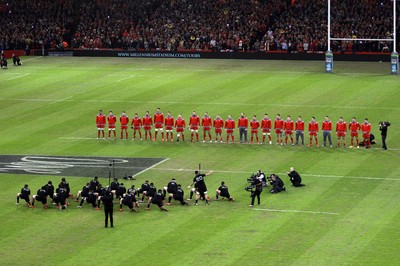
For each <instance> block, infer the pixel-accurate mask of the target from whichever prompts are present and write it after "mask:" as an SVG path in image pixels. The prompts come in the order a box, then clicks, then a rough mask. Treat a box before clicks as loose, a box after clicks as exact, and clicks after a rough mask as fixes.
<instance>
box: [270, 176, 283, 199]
mask: <svg viewBox="0 0 400 266" xmlns="http://www.w3.org/2000/svg"><path fill="white" fill-rule="evenodd" d="M270 183H271V185H272V189H271V190H270V191H269V192H271V193H272V194H276V193H279V192H282V191H286V188H285V184H284V183H283V181H282V179H281V178H280V177H279V176H277V175H276V174H272V175H271V176H270Z"/></svg>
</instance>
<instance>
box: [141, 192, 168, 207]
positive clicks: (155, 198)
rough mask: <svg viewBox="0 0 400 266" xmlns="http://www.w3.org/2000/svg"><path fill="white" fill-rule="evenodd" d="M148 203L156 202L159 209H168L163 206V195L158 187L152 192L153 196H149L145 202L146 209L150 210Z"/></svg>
mask: <svg viewBox="0 0 400 266" xmlns="http://www.w3.org/2000/svg"><path fill="white" fill-rule="evenodd" d="M150 204H156V205H157V206H158V207H159V208H160V210H161V211H166V212H167V211H168V210H167V209H166V208H165V207H164V195H163V194H162V190H161V189H159V190H158V191H157V193H156V194H154V196H153V197H151V198H149V201H148V203H147V208H146V210H150Z"/></svg>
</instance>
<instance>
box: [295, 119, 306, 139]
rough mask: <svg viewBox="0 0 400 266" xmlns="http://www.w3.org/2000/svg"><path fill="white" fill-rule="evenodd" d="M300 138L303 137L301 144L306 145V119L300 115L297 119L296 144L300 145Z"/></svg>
mask: <svg viewBox="0 0 400 266" xmlns="http://www.w3.org/2000/svg"><path fill="white" fill-rule="evenodd" d="M299 138H301V145H304V121H303V119H302V118H301V116H300V115H299V116H298V117H297V121H296V145H299Z"/></svg>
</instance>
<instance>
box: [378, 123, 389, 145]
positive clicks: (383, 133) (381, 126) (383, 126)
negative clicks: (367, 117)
mask: <svg viewBox="0 0 400 266" xmlns="http://www.w3.org/2000/svg"><path fill="white" fill-rule="evenodd" d="M389 126H390V123H389V122H387V121H383V122H379V130H380V131H381V136H382V149H384V150H387V147H386V136H387V130H388V127H389Z"/></svg>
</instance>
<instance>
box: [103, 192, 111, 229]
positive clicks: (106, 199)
mask: <svg viewBox="0 0 400 266" xmlns="http://www.w3.org/2000/svg"><path fill="white" fill-rule="evenodd" d="M113 199H114V197H113V194H112V193H111V188H107V190H106V193H105V194H104V196H102V197H101V201H102V202H103V205H104V215H105V220H104V222H105V225H104V227H106V228H107V227H108V217H109V216H110V224H111V227H114V219H113V211H114V204H113Z"/></svg>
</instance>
